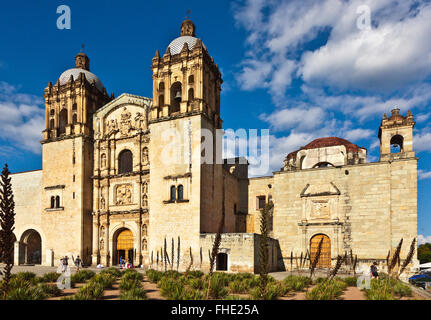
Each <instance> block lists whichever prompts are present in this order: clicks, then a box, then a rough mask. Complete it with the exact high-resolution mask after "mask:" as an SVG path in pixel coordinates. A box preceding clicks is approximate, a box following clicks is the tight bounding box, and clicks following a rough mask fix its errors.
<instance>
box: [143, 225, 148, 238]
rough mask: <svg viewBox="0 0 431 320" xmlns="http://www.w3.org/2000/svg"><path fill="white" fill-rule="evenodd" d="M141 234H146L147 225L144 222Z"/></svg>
mask: <svg viewBox="0 0 431 320" xmlns="http://www.w3.org/2000/svg"><path fill="white" fill-rule="evenodd" d="M142 235H143V236H147V225H146V224H144V225H143V226H142Z"/></svg>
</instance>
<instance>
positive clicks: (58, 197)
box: [55, 196, 60, 208]
mask: <svg viewBox="0 0 431 320" xmlns="http://www.w3.org/2000/svg"><path fill="white" fill-rule="evenodd" d="M55 207H56V208H60V196H56V197H55Z"/></svg>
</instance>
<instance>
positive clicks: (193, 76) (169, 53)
mask: <svg viewBox="0 0 431 320" xmlns="http://www.w3.org/2000/svg"><path fill="white" fill-rule="evenodd" d="M195 35H196V26H195V24H194V23H193V22H192V21H191V20H188V19H187V20H185V21H184V22H183V23H182V24H181V33H180V37H178V38H176V39H175V40H173V41H172V42H171V43H170V44H169V46H168V48H167V50H166V52H165V54H164V55H163V56H160V54H159V51H157V52H156V55H155V56H154V58H153V63H152V65H151V69H152V71H153V108H152V111H151V114H152V119H153V120H167V119H171V118H173V117H178V116H185V115H188V114H193V113H200V112H202V113H204V114H205V115H206V116H208V117H209V118H210V119H211V121H212V123H213V124H214V126H215V127H216V128H221V125H222V120H221V119H220V92H221V84H222V82H223V81H222V78H221V73H220V71H219V68H218V66H217V64H215V63H214V59H213V58H212V57H211V56H210V55H209V53H208V50H207V48H206V47H205V45H204V44H203V43H202V40H201V39H198V38H196V37H195Z"/></svg>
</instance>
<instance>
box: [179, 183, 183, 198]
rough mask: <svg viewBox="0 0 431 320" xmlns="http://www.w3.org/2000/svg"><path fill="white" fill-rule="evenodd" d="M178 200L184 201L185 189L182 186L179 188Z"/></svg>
mask: <svg viewBox="0 0 431 320" xmlns="http://www.w3.org/2000/svg"><path fill="white" fill-rule="evenodd" d="M178 200H179V201H182V200H184V187H183V186H182V185H181V184H180V185H179V186H178Z"/></svg>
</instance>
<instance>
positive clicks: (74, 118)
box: [72, 113, 78, 124]
mask: <svg viewBox="0 0 431 320" xmlns="http://www.w3.org/2000/svg"><path fill="white" fill-rule="evenodd" d="M72 123H73V124H77V123H78V116H77V114H76V113H75V114H74V115H73V117H72Z"/></svg>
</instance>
